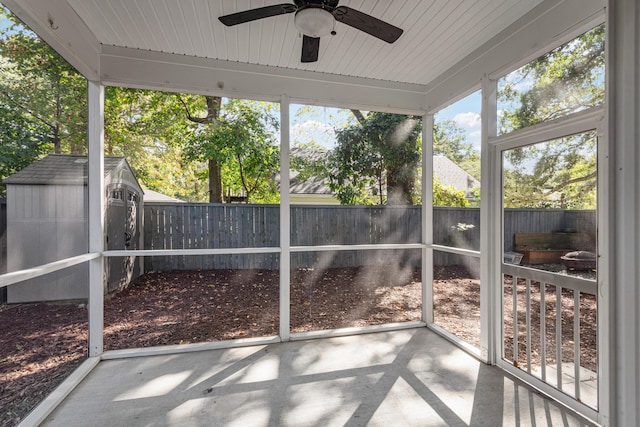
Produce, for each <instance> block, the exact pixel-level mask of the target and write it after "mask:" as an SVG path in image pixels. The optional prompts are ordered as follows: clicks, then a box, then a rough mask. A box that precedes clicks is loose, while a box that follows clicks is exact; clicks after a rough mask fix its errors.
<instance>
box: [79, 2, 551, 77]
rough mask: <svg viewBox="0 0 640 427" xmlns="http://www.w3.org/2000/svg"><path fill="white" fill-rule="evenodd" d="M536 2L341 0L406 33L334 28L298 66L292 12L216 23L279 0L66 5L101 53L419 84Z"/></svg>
mask: <svg viewBox="0 0 640 427" xmlns="http://www.w3.org/2000/svg"><path fill="white" fill-rule="evenodd" d="M541 1H542V0H393V1H388V0H384V1H383V0H341V1H340V5H341V6H349V7H351V8H353V9H357V10H360V11H362V12H364V13H367V14H370V15H373V16H375V17H376V18H379V19H382V20H384V21H387V22H389V23H391V24H393V25H396V26H398V27H400V28H402V29H403V30H404V34H403V35H402V36H401V37H400V39H399V40H398V41H397V42H396V43H394V44H387V43H386V42H383V41H381V40H378V39H376V38H374V37H372V36H369V35H367V34H365V33H363V32H361V31H358V30H356V29H354V28H351V27H348V26H346V25H344V24H341V23H336V31H337V35H335V36H326V37H323V38H322V39H321V42H320V53H319V59H318V61H317V62H315V63H311V64H303V63H301V62H300V52H301V44H302V38H301V37H300V36H299V34H298V32H297V31H296V29H295V27H294V25H293V14H288V15H281V16H276V17H271V18H266V19H262V20H258V21H254V22H251V23H247V24H241V25H237V26H235V27H225V26H224V25H222V24H221V23H220V22H219V21H218V17H219V16H221V15H226V14H230V13H234V12H238V11H243V10H247V9H251V8H256V7H262V6H267V5H272V4H278V3H285V2H286V1H281V0H275V1H274V0H67V3H68V5H69V6H70V7H71V8H72V9H73V11H74V12H75V13H76V14H77V17H78V18H79V19H80V20H81V21H82V22H83V23H84V25H85V26H86V28H88V29H89V31H90V32H91V33H93V35H94V36H95V39H96V40H97V41H98V42H99V43H100V44H101V45H102V46H103V47H107V46H115V47H122V48H134V49H140V50H144V51H151V52H163V53H170V54H178V55H186V56H193V57H200V58H208V59H215V60H220V61H229V62H231V63H240V64H242V63H245V64H255V65H261V66H268V67H278V68H284V69H292V70H304V71H313V72H319V73H326V74H331V75H341V76H348V77H357V78H368V79H376V80H383V81H392V82H399V83H410V84H419V85H426V84H428V83H429V82H431V81H432V80H433V79H435V78H436V77H438V76H440V75H441V74H442V73H444V72H445V71H447V70H448V69H450V68H451V67H452V66H454V65H455V64H456V63H457V62H458V61H460V60H461V59H462V58H464V57H465V56H467V55H468V54H470V53H471V52H473V51H474V50H475V49H477V48H479V47H480V46H481V45H482V44H484V43H486V42H487V41H489V40H490V39H491V38H492V37H494V36H496V35H497V34H498V33H499V32H500V31H502V30H503V29H505V28H506V27H507V26H508V25H510V24H512V23H513V22H514V21H516V20H517V19H518V18H520V17H522V16H523V15H525V14H526V13H527V12H529V11H530V10H531V9H533V8H534V7H536V6H537V5H538V4H540V3H541Z"/></svg>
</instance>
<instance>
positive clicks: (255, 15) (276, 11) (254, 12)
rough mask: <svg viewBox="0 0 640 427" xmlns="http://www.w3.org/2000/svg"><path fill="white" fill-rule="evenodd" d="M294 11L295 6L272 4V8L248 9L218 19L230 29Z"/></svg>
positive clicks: (296, 8)
mask: <svg viewBox="0 0 640 427" xmlns="http://www.w3.org/2000/svg"><path fill="white" fill-rule="evenodd" d="M296 10H298V7H297V6H296V5H295V4H290V3H283V4H274V5H273V6H265V7H259V8H257V9H249V10H245V11H243V12H237V13H232V14H231V15H224V16H221V17H219V18H218V19H219V20H220V22H222V23H223V24H224V25H226V26H227V27H231V26H233V25H238V24H244V23H245V22H251V21H255V20H257V19H262V18H269V17H271V16H277V15H284V14H286V13H293V12H295V11H296Z"/></svg>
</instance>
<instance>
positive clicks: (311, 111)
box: [291, 91, 481, 151]
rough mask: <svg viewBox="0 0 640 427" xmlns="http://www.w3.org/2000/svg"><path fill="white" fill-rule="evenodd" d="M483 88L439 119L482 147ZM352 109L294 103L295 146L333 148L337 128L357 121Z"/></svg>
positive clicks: (443, 112) (292, 111)
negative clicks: (481, 115)
mask: <svg viewBox="0 0 640 427" xmlns="http://www.w3.org/2000/svg"><path fill="white" fill-rule="evenodd" d="M480 108H481V96H480V91H477V92H474V93H472V94H471V95H469V96H467V97H465V98H463V99H461V100H459V101H457V102H455V103H453V104H451V105H450V106H448V107H446V108H444V109H442V110H440V111H439V112H438V113H437V114H436V116H435V119H436V121H437V120H443V121H444V120H452V121H454V122H455V123H456V124H457V125H458V127H460V129H462V131H463V132H464V134H465V135H466V137H467V141H468V142H469V143H471V144H473V146H474V147H476V148H477V150H478V151H479V150H480ZM353 120H354V118H353V115H352V114H351V112H350V111H349V110H341V109H338V108H330V107H312V106H302V105H295V104H294V105H292V106H291V145H292V146H296V145H300V144H307V143H312V142H315V143H317V144H319V145H320V146H322V147H325V148H327V149H331V148H333V147H334V146H335V137H334V132H333V129H334V127H343V126H345V125H347V124H348V123H349V122H350V121H353Z"/></svg>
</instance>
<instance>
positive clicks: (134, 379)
mask: <svg viewBox="0 0 640 427" xmlns="http://www.w3.org/2000/svg"><path fill="white" fill-rule="evenodd" d="M44 425H45V426H49V427H54V426H64V427H70V426H82V427H89V426H113V427H115V426H127V427H130V426H180V427H184V426H343V425H346V426H492V427H493V426H533V425H535V426H551V425H554V426H555V425H561V426H587V425H591V424H589V423H587V422H585V421H583V420H581V419H580V418H578V417H576V416H575V415H574V414H573V413H572V412H570V411H567V410H565V409H564V408H562V407H561V406H559V405H557V404H556V403H554V402H553V401H551V400H549V399H546V398H544V397H542V396H540V395H539V394H538V393H536V392H534V391H532V390H531V389H530V388H528V387H527V386H525V385H523V384H522V383H520V382H519V381H517V380H514V379H512V378H511V377H509V376H507V375H506V374H505V373H504V372H503V371H502V370H500V369H498V368H495V367H491V366H486V365H484V364H482V363H480V362H478V361H477V360H476V359H474V358H473V357H471V356H469V355H468V354H467V353H465V352H463V351H462V350H460V349H459V348H457V347H456V346H454V345H453V344H451V343H450V342H448V341H446V340H444V339H443V338H441V337H440V336H438V335H437V334H435V333H433V332H431V331H429V330H428V329H427V328H417V329H410V330H403V331H395V332H384V333H375V334H366V335H357V336H350V337H339V338H329V339H320V340H309V341H298V342H289V343H283V344H273V345H268V346H255V347H245V348H235V349H224V350H211V351H202V352H195V353H186V354H179V355H169V356H150V357H138V358H130V359H121V360H110V361H103V362H101V363H100V364H99V365H98V366H97V367H96V368H95V369H94V370H93V371H92V372H91V373H90V374H89V376H88V377H87V378H86V379H85V380H84V381H83V382H82V384H80V385H79V386H78V387H77V388H76V389H75V390H74V391H73V392H72V393H71V394H70V395H69V396H68V398H67V399H66V400H65V401H64V402H63V403H62V405H60V406H59V407H58V408H57V409H56V410H55V411H54V412H53V413H52V414H51V415H50V416H49V417H48V419H47V420H46V421H45V423H44Z"/></svg>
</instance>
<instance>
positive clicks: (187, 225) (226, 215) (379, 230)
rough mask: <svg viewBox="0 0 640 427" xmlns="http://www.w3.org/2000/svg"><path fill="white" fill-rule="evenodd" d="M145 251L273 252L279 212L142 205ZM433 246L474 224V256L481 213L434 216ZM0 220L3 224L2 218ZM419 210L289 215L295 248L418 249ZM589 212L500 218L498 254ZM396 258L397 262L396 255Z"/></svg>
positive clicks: (236, 264) (246, 260) (269, 259)
mask: <svg viewBox="0 0 640 427" xmlns="http://www.w3.org/2000/svg"><path fill="white" fill-rule="evenodd" d="M1 206H2V205H1V204H0V207H1ZM144 210H145V249H178V248H239V247H277V246H279V244H280V241H279V240H280V233H279V227H280V225H279V224H280V222H279V221H280V219H279V216H280V211H279V207H278V206H276V205H229V204H198V203H178V204H172V203H159V202H150V203H145V207H144ZM433 217H434V224H433V239H434V242H435V243H436V244H443V243H444V242H446V241H447V239H448V238H449V239H450V238H451V237H450V236H451V234H452V227H454V228H455V226H456V224H458V223H462V224H473V225H474V226H475V227H473V228H471V229H469V230H467V231H465V232H464V237H465V239H466V240H465V245H467V246H468V247H470V248H472V249H479V244H480V226H479V225H480V210H479V209H475V208H443V207H436V208H434V215H433ZM0 220H1V217H0ZM420 221H421V207H420V206H384V207H381V206H312V205H295V206H292V207H291V244H292V245H293V246H309V245H329V244H343V245H355V244H368V243H371V244H376V243H418V242H420V239H421V230H420V229H421V226H420ZM592 224H595V212H594V211H561V210H543V209H508V210H505V230H504V236H505V238H504V239H505V241H504V250H505V251H511V250H513V247H514V245H513V236H514V233H515V232H516V231H517V232H532V233H534V232H547V231H549V230H557V229H561V228H565V227H567V228H573V229H575V230H590V229H593V228H589V227H592ZM0 227H1V223H0ZM397 252H398V256H399V257H400V258H401V259H405V258H406V259H413V258H412V257H411V251H409V250H406V251H397ZM374 255H375V256H377V254H374V253H373V252H370V251H343V252H340V253H339V254H333V256H332V261H331V265H332V266H335V267H340V266H355V265H363V264H366V263H369V262H373V261H374V260H375V259H376V257H375V256H374ZM394 255H395V254H394ZM434 257H435V259H434V261H435V264H436V265H447V264H451V263H458V262H460V259H461V257H460V256H458V255H452V254H447V253H441V252H438V251H436V252H435V254H434ZM321 258H322V257H320V256H319V253H318V252H305V253H299V254H296V256H295V258H294V261H295V262H293V263H292V267H294V268H295V267H296V266H313V265H314V264H316V263H317V262H318V260H319V259H321ZM277 260H278V256H273V255H254V256H250V255H218V256H209V257H184V256H172V257H148V258H147V259H146V260H145V265H146V266H147V269H148V271H150V270H153V271H161V270H168V269H196V268H202V269H212V268H234V269H235V268H255V267H257V266H259V267H261V268H266V269H276V268H278V265H277Z"/></svg>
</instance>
